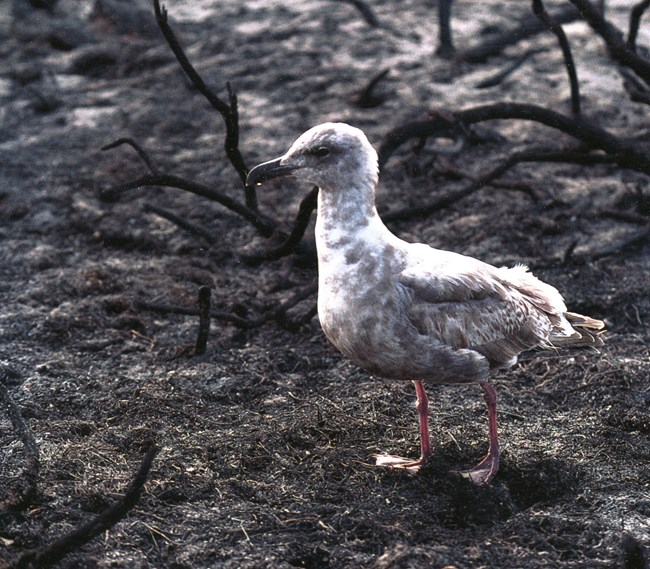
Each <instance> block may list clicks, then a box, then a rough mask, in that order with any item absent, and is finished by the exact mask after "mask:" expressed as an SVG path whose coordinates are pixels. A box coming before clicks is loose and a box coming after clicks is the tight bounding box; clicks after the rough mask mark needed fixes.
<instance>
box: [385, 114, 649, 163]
mask: <svg viewBox="0 0 650 569" xmlns="http://www.w3.org/2000/svg"><path fill="white" fill-rule="evenodd" d="M454 117H455V119H456V121H457V122H458V123H460V124H461V125H464V126H465V127H468V126H470V125H472V124H476V123H480V122H484V121H488V120H495V119H510V120H529V121H534V122H538V123H541V124H544V125H546V126H548V127H551V128H554V129H556V130H559V131H561V132H564V133H566V134H568V135H571V136H572V137H574V138H576V139H577V140H580V141H581V142H583V143H585V144H586V145H587V146H588V147H590V148H593V149H600V150H604V151H605V152H606V153H607V154H610V155H611V156H612V157H613V161H614V162H615V163H616V164H618V165H619V166H623V167H625V168H629V169H631V170H636V171H638V172H643V173H645V174H650V156H649V155H648V152H647V151H646V150H645V149H644V148H643V147H641V146H638V145H636V144H634V143H632V142H629V141H627V140H623V139H620V138H617V137H616V136H614V135H613V134H611V133H609V132H607V131H606V130H604V129H601V128H600V127H597V126H596V125H594V124H592V123H590V122H589V121H587V120H586V119H584V118H582V117H567V116H565V115H562V114H560V113H557V112H555V111H552V110H550V109H545V108H543V107H539V106H537V105H529V104H524V103H495V104H492V105H484V106H479V107H473V108H470V109H466V110H463V111H456V112H455V113H454ZM451 129H452V125H451V124H450V122H449V120H447V119H445V118H442V117H441V116H440V115H437V116H435V117H434V118H432V119H429V120H424V121H416V122H411V123H406V124H403V125H400V126H398V127H397V128H394V129H393V130H391V131H390V132H389V133H388V134H387V135H386V137H385V138H384V141H383V142H382V144H381V146H380V148H379V157H380V158H379V162H380V166H383V165H384V164H385V163H386V162H387V161H388V159H389V158H390V156H391V155H392V154H393V152H395V150H396V149H397V148H398V147H399V146H400V145H402V144H404V142H406V141H407V140H410V139H412V138H422V137H428V136H440V135H441V133H442V134H444V133H448V132H450V130H451Z"/></svg>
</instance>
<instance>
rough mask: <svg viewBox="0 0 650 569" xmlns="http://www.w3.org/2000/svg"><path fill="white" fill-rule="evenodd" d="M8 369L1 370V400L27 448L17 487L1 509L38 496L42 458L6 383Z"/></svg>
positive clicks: (17, 505)
mask: <svg viewBox="0 0 650 569" xmlns="http://www.w3.org/2000/svg"><path fill="white" fill-rule="evenodd" d="M5 376H6V370H4V369H1V370H0V402H2V406H3V407H4V409H5V411H6V413H7V415H8V417H9V420H10V421H11V425H12V427H13V429H14V431H16V433H17V434H18V438H19V439H20V442H21V443H23V447H24V448H25V455H26V458H25V469H24V470H23V473H22V475H21V477H20V482H19V483H18V485H17V487H16V488H14V489H12V490H11V491H10V492H8V493H7V494H8V495H7V496H6V497H5V498H4V499H3V500H2V502H0V511H6V510H10V509H18V508H21V507H24V506H26V505H27V504H29V503H30V502H31V501H32V500H33V499H34V497H35V496H36V480H37V478H38V472H39V470H40V459H39V452H38V445H37V444H36V440H35V439H34V434H33V433H32V431H31V429H30V428H29V426H28V425H27V423H26V422H25V419H23V416H22V415H21V413H20V409H19V408H18V406H17V405H16V404H15V403H14V401H13V399H12V398H11V396H10V395H9V392H8V391H7V388H6V387H5V384H4V379H5Z"/></svg>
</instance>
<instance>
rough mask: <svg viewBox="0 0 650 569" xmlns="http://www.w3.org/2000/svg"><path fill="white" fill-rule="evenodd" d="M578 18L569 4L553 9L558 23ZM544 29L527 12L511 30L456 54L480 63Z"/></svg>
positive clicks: (492, 36)
mask: <svg viewBox="0 0 650 569" xmlns="http://www.w3.org/2000/svg"><path fill="white" fill-rule="evenodd" d="M578 18H579V14H578V11H577V10H576V9H575V8H574V7H573V6H571V5H563V6H561V7H560V8H559V9H558V10H556V11H554V13H553V19H554V20H555V21H556V22H557V23H558V24H568V23H569V22H573V21H574V20H576V19H578ZM544 30H546V26H545V25H544V24H543V23H542V22H541V21H540V20H539V19H537V18H533V17H532V16H531V15H530V13H527V14H526V15H525V16H524V17H523V18H521V19H520V20H518V21H517V22H516V23H515V26H514V27H513V28H512V29H511V30H506V31H504V32H501V33H498V34H492V35H490V36H488V38H487V39H485V40H484V42H483V43H481V44H480V45H478V46H476V47H472V48H470V49H467V50H465V51H463V52H461V53H459V54H458V57H459V59H461V60H463V61H467V62H469V63H482V62H484V61H487V59H488V58H490V57H494V56H495V55H499V54H500V53H501V52H502V51H503V50H504V49H505V48H506V47H508V46H510V45H515V44H518V43H519V42H520V41H521V40H523V39H526V38H529V37H531V36H534V35H537V34H539V33H541V32H543V31H544Z"/></svg>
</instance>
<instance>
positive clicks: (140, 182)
mask: <svg viewBox="0 0 650 569" xmlns="http://www.w3.org/2000/svg"><path fill="white" fill-rule="evenodd" d="M144 186H164V187H169V188H178V189H179V190H185V191H187V192H191V193H193V194H196V195H197V196H201V197H203V198H207V199H209V200H211V201H214V202H217V203H219V204H221V205H222V206H224V207H226V208H228V209H229V210H231V211H233V212H234V213H236V214H238V215H240V216H241V217H243V218H244V219H245V220H246V221H248V222H249V223H251V224H252V225H253V227H255V229H257V231H259V233H260V234H261V235H263V236H264V237H269V236H271V235H272V234H273V231H274V229H275V227H276V226H277V223H276V222H274V221H272V220H270V219H269V218H267V217H265V216H263V215H262V214H260V213H259V212H258V211H257V210H253V209H250V208H249V207H248V206H245V205H244V204H242V203H240V202H238V201H237V200H235V199H233V198H231V197H230V196H227V195H225V194H223V193H221V192H218V191H217V190H214V189H212V188H210V187H208V186H206V185H204V184H200V183H199V182H193V181H191V180H186V179H185V178H181V177H179V176H175V175H173V174H162V173H160V172H153V173H151V174H146V175H144V176H141V177H140V178H137V179H135V180H131V181H129V182H125V183H124V184H120V185H118V186H113V187H111V188H107V189H105V190H102V191H101V192H100V197H101V198H102V199H104V200H109V201H110V200H114V199H116V198H117V196H119V195H120V194H123V193H124V192H127V191H129V190H134V189H136V188H141V187H144Z"/></svg>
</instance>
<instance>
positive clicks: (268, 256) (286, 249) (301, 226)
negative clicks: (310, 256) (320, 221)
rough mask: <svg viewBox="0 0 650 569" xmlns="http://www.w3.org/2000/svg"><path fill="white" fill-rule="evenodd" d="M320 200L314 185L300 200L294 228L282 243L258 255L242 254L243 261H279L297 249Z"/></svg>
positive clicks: (254, 262) (255, 262)
mask: <svg viewBox="0 0 650 569" xmlns="http://www.w3.org/2000/svg"><path fill="white" fill-rule="evenodd" d="M317 201H318V187H317V186H314V187H313V188H312V189H311V191H310V192H309V193H308V194H307V195H306V196H305V197H304V198H303V199H302V201H301V202H300V208H299V209H298V215H297V216H296V220H295V221H294V224H293V229H292V230H291V233H290V234H289V236H288V237H287V238H286V239H285V240H284V241H283V242H282V243H280V244H279V245H278V246H277V247H274V248H273V249H269V250H268V251H265V252H263V253H260V254H258V255H240V258H241V259H242V261H244V262H246V263H248V264H251V265H255V264H258V263H261V262H262V261H277V260H278V259H281V258H282V257H285V256H287V255H289V254H291V253H292V252H293V251H295V249H296V247H297V246H298V244H299V243H300V241H301V240H302V238H303V236H304V234H305V231H306V230H307V226H308V225H309V220H310V219H311V214H312V212H313V211H314V210H315V209H316V204H317Z"/></svg>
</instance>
